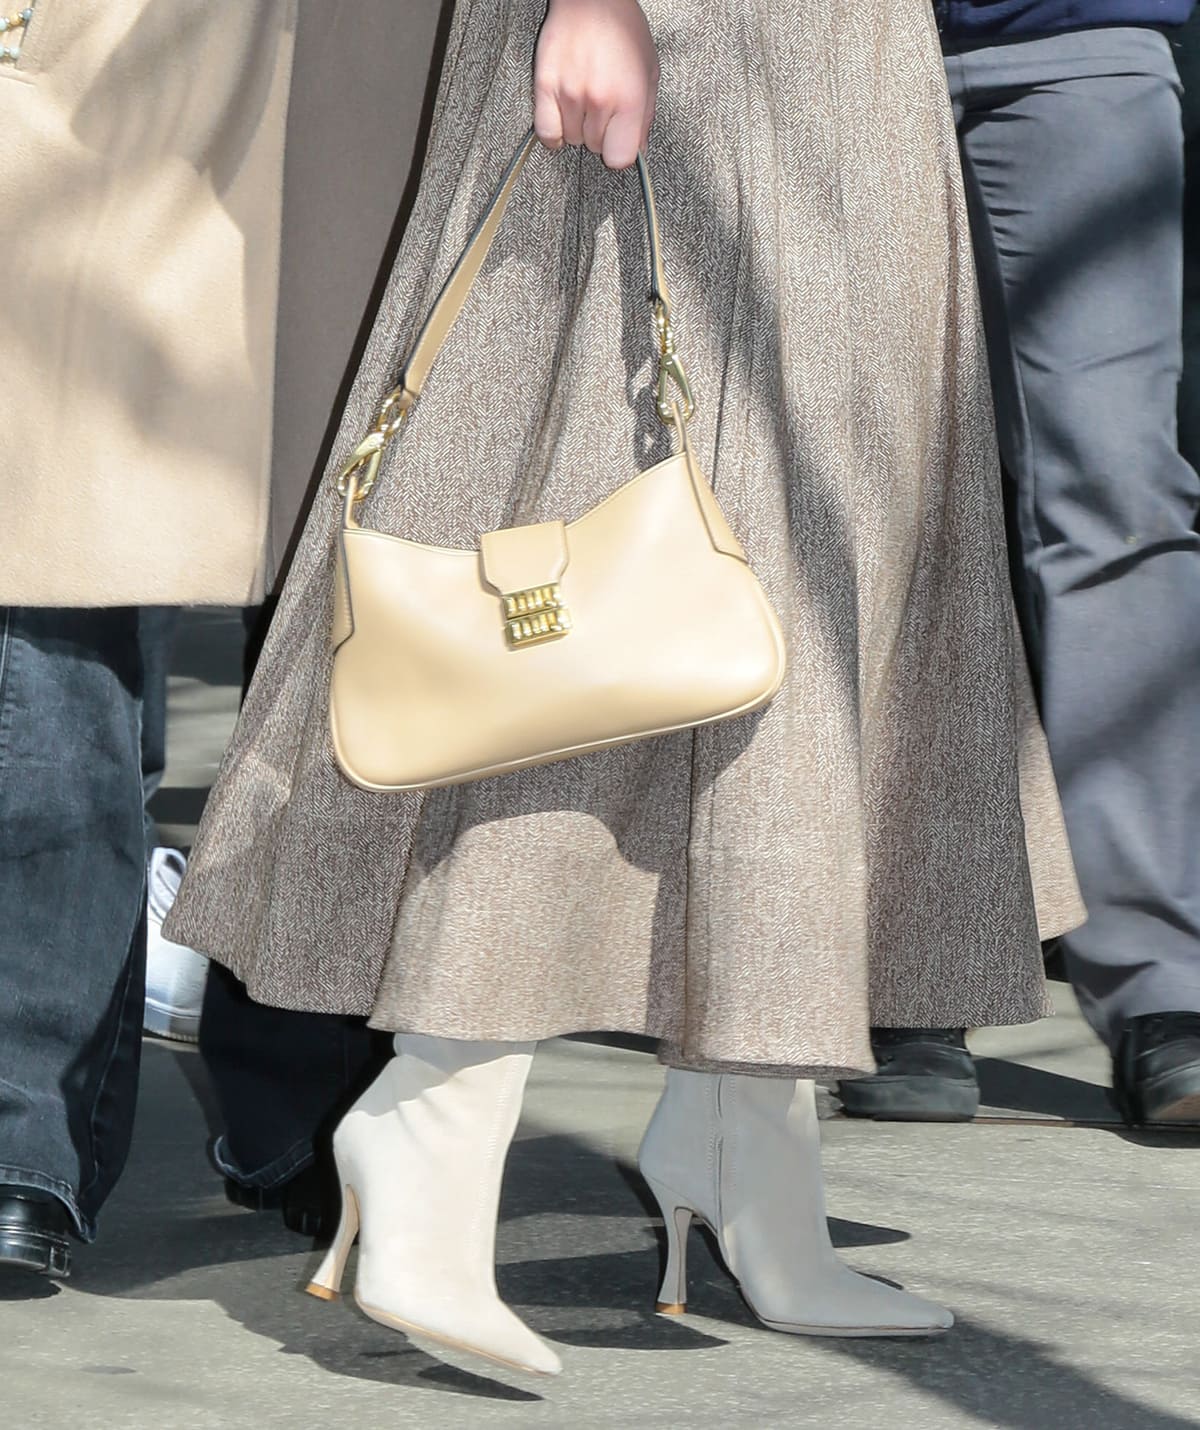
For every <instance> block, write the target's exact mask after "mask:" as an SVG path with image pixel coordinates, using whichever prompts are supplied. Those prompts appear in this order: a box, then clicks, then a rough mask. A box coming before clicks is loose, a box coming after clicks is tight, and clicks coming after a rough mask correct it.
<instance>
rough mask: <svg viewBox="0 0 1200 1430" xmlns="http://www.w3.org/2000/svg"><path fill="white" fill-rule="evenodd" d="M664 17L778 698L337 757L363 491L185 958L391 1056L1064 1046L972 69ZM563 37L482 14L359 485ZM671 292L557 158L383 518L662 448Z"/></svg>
mask: <svg viewBox="0 0 1200 1430" xmlns="http://www.w3.org/2000/svg"><path fill="white" fill-rule="evenodd" d="M645 8H646V11H647V14H648V17H649V19H650V22H651V26H652V28H653V30H654V33H655V36H656V39H657V41H658V44H659V46H660V50H661V57H662V67H663V84H662V92H661V101H660V106H659V114H658V119H657V122H656V125H655V128H654V132H653V135H652V140H651V144H650V148H649V157H650V165H651V169H652V173H653V176H654V179H655V183H656V186H657V190H658V197H659V204H660V212H661V219H662V224H663V229H664V234H665V256H666V262H667V268H668V274H669V277H670V279H671V282H672V287H673V298H674V307H675V312H676V316H677V326H678V330H679V331H678V337H679V342H680V347H681V352H682V356H683V358H684V361H685V363H686V364H687V366H688V368H689V372H690V375H691V378H692V381H693V383H694V386H695V390H696V396H697V410H696V417H695V422H694V429H693V430H694V436H695V441H696V446H697V449H698V452H699V454H700V460H701V462H702V464H703V466H704V468H705V469H706V470H707V472H708V473H709V475H710V476H711V478H712V480H713V482H714V485H715V487H716V491H717V494H718V496H719V498H720V500H721V501H722V503H723V505H724V507H725V510H726V512H727V514H728V516H729V518H730V521H731V523H732V525H733V527H734V529H735V530H736V531H737V532H738V534H739V535H740V537H741V538H742V540H743V541H744V543H745V545H746V546H747V548H748V550H749V552H750V554H751V559H752V561H753V564H754V566H755V568H756V570H757V571H758V572H759V574H760V575H761V577H762V579H763V581H764V583H765V585H766V587H767V589H768V591H769V594H770V596H771V598H772V599H773V601H774V603H775V605H776V608H777V609H778V611H779V613H780V615H781V618H782V620H783V624H784V626H785V628H786V630H787V633H788V636H789V640H790V662H791V664H790V673H789V676H788V680H787V683H786V686H785V688H784V690H783V692H782V693H781V694H780V696H779V697H778V699H777V700H776V701H775V703H774V704H773V705H772V706H771V708H770V709H769V710H768V711H767V712H766V713H765V714H763V715H761V716H760V717H757V718H753V719H744V720H740V721H736V722H732V723H728V724H724V725H720V726H717V727H714V728H707V729H704V730H701V731H699V732H696V733H694V734H692V733H688V734H682V735H677V736H672V737H668V738H664V739H659V740H654V741H650V742H646V743H643V744H639V745H635V746H630V747H628V748H625V749H623V750H619V751H616V752H610V753H606V754H601V755H596V756H590V757H587V758H584V759H577V760H573V761H569V762H566V763H563V764H558V765H554V766H550V767H547V768H543V769H536V770H530V771H527V772H524V773H520V774H516V775H511V776H507V777H504V778H500V779H493V780H488V781H485V782H482V783H480V784H476V785H472V786H466V787H461V788H457V789H451V790H445V791H440V792H437V793H433V794H429V795H428V796H426V797H424V798H422V797H420V796H415V795H414V796H390V795H373V794H367V793H364V792H362V791H360V790H358V789H356V788H354V787H352V786H351V785H350V784H348V783H347V782H346V781H345V780H344V779H343V778H342V777H341V776H340V774H339V773H338V771H337V769H336V768H335V765H334V763H333V760H332V758H331V754H330V747H329V739H328V734H327V728H326V724H327V708H326V705H327V684H328V671H329V650H328V647H329V635H328V631H329V612H330V602H331V591H332V583H331V573H332V556H333V538H334V533H335V531H336V529H337V525H338V504H337V501H336V498H335V497H334V495H333V493H332V492H331V491H330V490H329V489H328V488H326V489H325V490H323V491H322V492H321V494H320V496H319V497H318V499H317V501H316V504H315V506H314V508H313V511H312V514H311V518H310V520H309V522H308V526H307V529H306V531H305V534H304V537H303V542H302V544H301V546H300V549H299V553H298V556H297V559H296V562H295V565H294V568H293V570H292V573H291V577H290V580H289V581H288V584H287V588H286V590H285V592H284V595H283V599H282V603H281V606H280V608H279V612H278V615H277V617H276V619H275V623H274V627H273V630H272V632H271V635H270V639H269V641H268V644H267V647H266V650H265V653H264V655H263V659H262V663H261V665H260V667H259V670H258V675H257V679H256V681H255V683H254V687H253V689H252V691H251V693H250V697H249V700H248V701H247V704H246V708H245V712H244V714H243V715H242V718H241V722H240V724H239V726H238V729H237V733H236V735H235V736H234V739H233V743H232V746H231V748H230V750H229V753H228V757H227V759H226V761H225V764H224V768H223V770H222V772H221V776H220V779H219V781H218V783H217V786H216V788H215V790H214V791H213V794H212V798H211V801H210V804H209V807H208V811H207V814H206V816H205V820H204V823H203V826H202V829H201V831H200V836H199V841H198V844H197V846H196V849H195V850H194V852H193V855H192V860H191V868H190V871H189V873H188V877H187V881H186V884H185V886H184V890H183V894H182V896H181V899H180V901H179V903H178V904H177V906H176V910H175V913H174V915H173V917H172V920H171V924H170V926H169V931H170V935H171V937H172V938H175V939H179V940H181V941H183V942H186V943H190V944H193V945H194V946H196V947H198V948H200V949H203V950H204V951H206V952H207V953H210V954H211V955H213V956H214V957H215V958H217V959H218V960H220V961H222V962H224V963H226V964H228V965H229V966H230V967H231V968H232V969H233V970H234V971H235V972H236V973H237V974H239V975H240V976H241V977H242V978H243V979H245V981H246V982H247V983H248V984H249V987H250V991H251V993H252V994H253V995H254V996H255V997H256V998H258V999H261V1000H263V1001H265V1002H269V1003H274V1004H278V1005H282V1006H285V1007H292V1008H305V1009H326V1010H330V1011H339V1012H351V1013H365V1014H370V1015H371V1016H372V1019H373V1021H374V1022H375V1024H376V1025H377V1026H380V1027H383V1028H389V1029H409V1030H414V1029H415V1030H419V1031H423V1032H426V1033H431V1034H436V1035H442V1036H448V1037H462V1038H501V1039H504V1038H509V1039H527V1038H540V1037H545V1036H548V1035H551V1034H556V1033H561V1032H565V1031H569V1030H585V1029H600V1028H605V1029H614V1030H626V1031H634V1032H645V1033H650V1034H653V1035H655V1036H657V1037H659V1038H660V1039H662V1041H663V1046H664V1049H665V1052H666V1056H667V1057H668V1058H670V1059H672V1060H674V1061H676V1062H678V1063H681V1064H684V1065H688V1066H693V1067H706V1066H714V1065H727V1066H737V1067H749V1068H752V1069H759V1070H764V1071H765V1070H771V1069H788V1070H792V1071H796V1072H799V1073H825V1074H829V1073H845V1072H854V1071H859V1070H869V1069H870V1068H871V1066H872V1063H871V1053H870V1047H869V1042H868V1037H867V1030H868V1027H869V1025H870V1024H871V1023H872V1022H876V1023H881V1024H893V1025H905V1024H907V1025H937V1026H963V1025H979V1024H993V1023H1008V1022H1017V1021H1021V1020H1027V1019H1033V1018H1036V1017H1038V1016H1040V1015H1041V1014H1042V1012H1043V1011H1044V1006H1045V1001H1044V988H1043V982H1042V971H1041V952H1040V947H1039V914H1040V932H1041V933H1042V934H1052V933H1055V932H1057V931H1060V930H1062V929H1064V928H1066V927H1067V926H1069V925H1072V924H1073V923H1075V922H1077V921H1078V919H1079V917H1080V912H1081V911H1080V908H1079V902H1078V896H1077V892H1076V886H1075V882H1074V877H1073V874H1072V871H1071V865H1070V859H1069V855H1068V853H1067V848H1066V843H1065V839H1064V835H1063V828H1062V823H1061V818H1060V813H1059V808H1058V802H1057V796H1056V793H1055V789H1054V785H1053V781H1052V778H1051V773H1050V768H1049V764H1048V761H1047V757H1046V750H1045V746H1044V742H1043V740H1042V736H1041V732H1040V730H1039V728H1038V725H1037V722H1036V719H1035V718H1034V716H1033V714H1032V709H1031V704H1030V701H1029V697H1028V688H1027V680H1026V676H1025V671H1024V665H1023V658H1022V655H1021V652H1020V649H1019V646H1018V644H1017V642H1016V640H1015V638H1014V633H1013V622H1012V614H1011V612H1012V602H1011V595H1010V591H1009V587H1008V577H1007V567H1006V561H1005V550H1004V531H1003V523H1002V516H1001V502H1000V487H999V477H998V472H997V462H996V455H995V442H994V436H993V430H992V418H991V412H990V405H989V396H988V379H987V371H986V366H985V360H984V355H983V340H982V334H981V330H980V321H979V314H978V311H977V307H976V295H975V285H974V275H973V270H972V263H971V249H970V240H969V235H968V230H967V223H966V217H965V213H964V208H963V198H962V190H961V185H960V179H959V171H958V157H957V150H956V145H955V137H954V132H953V128H952V124H951V117H950V112H949V109H948V106H947V100H946V93H945V84H944V80H943V76H942V71H941V65H940V57H939V53H938V48H937V44H936V37H935V34H934V31H933V27H932V22H931V19H930V13H929V5H928V3H927V0H889V3H888V4H880V3H879V0H804V3H803V4H797V3H795V0H693V3H689V4H687V5H674V4H670V3H667V0H647V3H646V7H645ZM542 9H543V7H542V4H541V0H461V3H460V4H459V6H458V10H457V14H456V17H455V19H454V25H453V33H452V35H451V38H450V43H449V51H448V59H447V68H446V72H445V75H444V79H443V83H442V88H441V96H440V102H439V105H438V109H437V113H436V117H435V121H434V129H433V135H432V140H431V143H430V149H429V155H428V161H427V164H426V167H425V171H424V175H423V181H422V185H421V190H420V194H419V197H418V199H417V203H416V207H415V211H414V213H413V217H412V221H411V225H410V227H409V229H408V232H407V235H406V238H405V241H404V243H403V246H402V249H401V251H400V254H399V257H398V259H397V262H396V265H395V270H394V272H393V274H392V279H391V286H390V288H389V290H388V293H387V296H386V299H385V301H384V303H383V306H382V309H381V311H380V313H379V317H378V321H377V323H376V325H375V331H374V336H373V338H372V341H371V343H370V348H369V352H368V355H367V357H366V360H365V362H364V364H363V367H362V371H361V373H360V375H359V378H358V382H357V386H356V388H355V391H354V394H353V397H352V400H351V402H350V405H349V410H348V412H347V413H346V416H345V420H344V423H343V427H342V434H341V440H340V442H339V446H338V456H339V457H340V456H343V455H344V453H345V452H346V451H347V450H348V449H349V448H350V447H351V446H352V445H353V444H354V443H355V442H356V441H357V439H358V438H359V436H360V435H361V434H362V433H363V432H365V431H366V430H367V428H368V426H369V425H370V420H371V414H372V410H373V408H374V406H375V404H376V402H377V401H378V399H379V397H380V396H381V394H382V393H383V392H384V391H385V390H386V389H387V388H388V387H390V386H391V384H392V382H393V381H394V380H395V377H396V375H397V373H398V371H399V368H400V367H401V365H402V361H403V358H404V355H405V352H406V348H407V345H408V343H409V342H410V341H411V338H412V336H413V334H414V331H415V329H416V327H417V325H418V323H419V321H420V319H421V318H422V317H423V315H424V314H425V313H426V312H427V310H428V307H429V305H430V302H431V300H432V298H433V296H434V295H435V293H436V291H437V289H438V286H439V285H440V283H441V281H442V279H443V278H444V277H445V274H446V272H447V270H448V268H449V266H450V265H451V263H452V262H453V260H454V258H455V257H456V255H457V254H458V252H459V250H460V248H461V246H462V244H463V242H464V240H465V239H466V237H467V235H468V233H469V232H470V230H471V228H472V226H473V225H474V223H475V222H476V220H477V218H478V216H479V213H480V211H481V208H482V206H483V205H484V203H485V201H486V199H487V196H488V194H489V192H490V190H491V188H492V186H493V185H494V183H495V181H496V179H497V176H498V175H499V174H500V172H501V170H502V168H503V166H504V164H505V162H506V161H507V159H508V158H509V156H510V155H511V153H512V151H513V149H514V148H515V146H516V144H517V142H518V141H519V139H520V138H521V136H522V134H523V132H524V131H525V129H526V128H527V126H528V124H529V122H530V108H531V104H530V75H531V66H532V61H533V54H534V45H535V40H536V34H537V29H538V24H539V20H540V18H541V14H542ZM370 158H371V156H370V155H369V154H350V155H347V156H346V162H347V163H370ZM353 221H354V220H353V215H352V214H348V215H346V218H345V222H346V223H353ZM646 291H647V273H646V251H645V240H644V235H643V232H642V220H641V214H640V210H639V201H638V194H637V192H636V183H635V181H634V180H633V178H632V176H631V175H630V174H610V173H607V172H606V171H605V170H604V168H603V167H602V165H601V164H600V163H599V162H598V161H597V160H596V159H594V158H592V157H590V156H588V155H586V154H582V153H580V152H578V151H567V152H563V153H559V154H553V155H552V154H548V153H544V152H539V153H538V154H536V155H535V156H534V158H533V160H532V161H531V162H530V164H529V166H528V168H527V170H526V174H525V177H524V179H523V181H522V186H521V187H520V189H519V190H518V193H517V196H516V198H515V200H514V203H513V206H512V209H511V210H510V214H509V219H508V221H507V223H506V227H505V229H504V231H503V233H502V236H501V238H500V240H499V242H498V243H497V245H496V249H495V251H494V252H493V255H492V258H491V260H490V261H489V263H488V265H487V267H486V269H485V271H484V273H483V275H482V278H481V281H480V283H479V285H478V286H477V290H476V293H475V295H474V296H473V297H472V300H471V303H470V306H469V310H468V311H467V312H466V313H465V314H464V316H463V318H462V320H461V322H460V323H459V326H458V328H457V329H456V330H455V332H454V333H453V335H452V337H451V339H450V341H449V342H448V344H447V345H446V348H445V350H444V351H443V354H442V358H441V360H440V363H439V364H438V366H437V367H436V368H435V370H434V373H433V376H432V378H431V380H430V382H429V385H428V387H427V388H426V391H425V396H424V397H423V399H422V401H421V404H420V406H419V408H418V409H417V411H416V413H415V415H414V417H413V418H412V420H411V421H410V423H409V425H408V428H407V430H406V432H405V434H404V436H403V438H402V440H401V441H400V442H398V443H397V444H395V446H394V447H393V449H392V455H391V456H390V458H389V461H388V463H387V465H386V467H385V471H384V475H383V478H382V479H381V482H380V485H379V486H378V487H377V489H376V492H375V494H374V495H373V496H372V497H371V498H370V500H369V502H368V503H367V505H366V508H365V511H364V514H363V521H364V524H366V525H371V526H375V527H377V528H380V529H382V530H384V531H388V532H393V533H398V534H403V535H407V536H412V537H415V538H417V539H418V540H421V541H432V542H438V543H442V544H448V545H461V546H469V545H472V544H474V543H475V542H476V541H477V539H478V537H479V535H480V533H482V532H485V531H488V530H491V529H494V528H496V527H498V526H501V525H506V524H510V523H514V522H520V521H539V520H546V519H550V518H557V517H564V518H567V519H571V518H574V517H577V516H579V515H580V514H581V513H582V512H583V511H585V510H586V509H587V508H589V507H590V506H592V505H593V504H595V503H596V502H597V501H599V500H600V499H601V498H603V497H604V496H605V495H606V494H607V493H609V492H610V491H611V490H612V489H613V488H614V487H615V486H616V485H617V484H618V483H619V482H621V481H623V480H625V479H627V478H628V477H629V476H631V475H632V474H633V473H634V472H635V470H636V469H637V468H638V466H639V465H645V464H646V463H648V462H650V461H652V460H654V459H656V458H657V457H659V456H662V455H664V454H665V452H666V450H667V436H666V434H665V432H664V431H663V429H662V427H661V425H660V424H659V422H658V420H657V418H656V416H655V411H654V401H653V392H652V382H653V377H654V373H655V366H654V361H653V358H654V346H653V334H652V331H651V327H650V323H649V312H648V306H647V303H646ZM480 718H486V711H481V712H480ZM1035 890H1036V907H1035Z"/></svg>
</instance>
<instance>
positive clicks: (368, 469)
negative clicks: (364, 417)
mask: <svg viewBox="0 0 1200 1430" xmlns="http://www.w3.org/2000/svg"><path fill="white" fill-rule="evenodd" d="M386 445H387V438H386V437H385V436H384V435H383V433H382V432H372V433H371V434H370V435H369V436H367V437H364V438H363V440H362V441H361V442H360V443H359V444H358V446H357V447H355V449H354V451H353V452H352V453H351V454H350V459H349V461H347V463H346V465H345V466H344V467H343V468H342V470H341V471H340V472H339V473H338V479H337V489H338V496H342V497H344V496H345V495H346V493H347V492H348V491H349V490H350V482H351V479H353V480H354V500H355V501H356V502H360V501H362V500H363V498H364V497H366V496H367V495H368V493H369V492H370V490H371V488H372V487H373V486H374V485H375V478H376V477H378V475H379V464H380V462H381V461H382V460H383V449H384V447H385V446H386ZM360 473H361V475H360Z"/></svg>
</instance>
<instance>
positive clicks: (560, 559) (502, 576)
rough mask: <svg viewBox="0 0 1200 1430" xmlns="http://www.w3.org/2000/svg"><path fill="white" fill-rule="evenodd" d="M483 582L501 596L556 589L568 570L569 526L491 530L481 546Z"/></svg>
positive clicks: (556, 523)
mask: <svg viewBox="0 0 1200 1430" xmlns="http://www.w3.org/2000/svg"><path fill="white" fill-rule="evenodd" d="M479 558H480V568H481V572H482V575H483V580H484V582H485V584H486V585H488V586H490V587H491V588H492V590H493V591H495V592H496V594H497V595H499V596H511V595H513V594H515V593H516V592H518V591H528V590H531V589H532V588H533V587H535V586H552V585H553V584H554V583H555V582H556V581H558V580H559V579H560V578H561V576H562V574H563V572H564V571H565V570H566V569H567V526H566V523H565V522H562V521H544V522H540V523H539V524H538V525H537V526H508V527H505V528H504V530H503V531H489V532H488V534H487V535H486V536H485V537H484V538H483V540H482V541H481V542H480V544H479Z"/></svg>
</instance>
